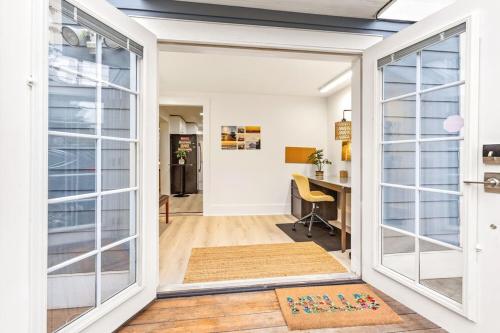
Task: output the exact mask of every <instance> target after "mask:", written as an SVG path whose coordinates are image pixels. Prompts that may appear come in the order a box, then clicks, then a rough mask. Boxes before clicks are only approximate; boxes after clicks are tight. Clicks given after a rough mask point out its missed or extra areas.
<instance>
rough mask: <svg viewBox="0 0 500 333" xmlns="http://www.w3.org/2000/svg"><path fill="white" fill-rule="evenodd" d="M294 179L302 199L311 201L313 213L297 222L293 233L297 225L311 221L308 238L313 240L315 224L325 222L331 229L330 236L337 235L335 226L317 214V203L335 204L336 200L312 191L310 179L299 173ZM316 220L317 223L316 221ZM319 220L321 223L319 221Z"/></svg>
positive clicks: (295, 174)
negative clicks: (312, 232)
mask: <svg viewBox="0 0 500 333" xmlns="http://www.w3.org/2000/svg"><path fill="white" fill-rule="evenodd" d="M292 177H293V179H294V180H295V183H296V184H297V188H298V189H299V194H300V197H301V198H302V199H304V200H305V201H309V202H311V203H312V211H311V213H309V214H307V215H306V216H304V217H302V218H301V219H300V220H298V221H296V222H295V223H294V224H293V228H292V230H293V231H296V229H295V226H296V225H297V223H299V224H304V225H306V224H307V219H309V231H308V232H307V237H309V238H311V237H312V234H311V228H312V225H313V223H314V222H323V223H324V224H325V225H326V226H327V227H328V228H330V236H334V235H335V231H334V229H333V226H332V225H331V224H330V223H328V222H327V221H326V220H325V219H324V218H322V217H321V216H319V215H318V214H317V213H316V209H317V208H318V207H317V203H319V202H333V201H335V199H334V198H333V197H332V196H331V195H327V194H324V193H323V192H321V191H311V190H310V188H309V179H307V177H306V176H303V175H301V174H298V173H294V174H293V175H292ZM315 218H316V220H317V221H315ZM318 220H319V221H318Z"/></svg>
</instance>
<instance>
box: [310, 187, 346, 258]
mask: <svg viewBox="0 0 500 333" xmlns="http://www.w3.org/2000/svg"><path fill="white" fill-rule="evenodd" d="M309 182H310V183H312V184H315V185H317V186H320V187H324V188H327V189H329V190H332V191H335V192H337V193H338V194H339V195H338V200H339V201H340V202H337V207H340V221H329V222H330V223H331V224H332V225H334V226H336V227H337V228H339V227H340V228H339V229H340V245H341V249H342V252H345V250H346V249H347V233H351V231H350V230H349V231H348V230H347V229H348V226H347V193H351V179H350V178H340V177H326V178H325V179H323V180H318V179H314V178H309ZM349 229H350V228H349Z"/></svg>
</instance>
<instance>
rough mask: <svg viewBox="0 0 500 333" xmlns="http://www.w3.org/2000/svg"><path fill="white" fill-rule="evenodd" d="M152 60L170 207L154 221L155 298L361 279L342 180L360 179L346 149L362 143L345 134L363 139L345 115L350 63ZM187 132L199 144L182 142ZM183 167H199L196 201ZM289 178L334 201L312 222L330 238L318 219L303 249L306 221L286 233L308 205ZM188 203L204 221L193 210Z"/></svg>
mask: <svg viewBox="0 0 500 333" xmlns="http://www.w3.org/2000/svg"><path fill="white" fill-rule="evenodd" d="M160 49H161V52H160V57H159V58H160V61H159V63H160V70H159V72H160V193H161V194H164V195H167V194H168V195H170V196H169V201H170V204H169V212H168V217H166V218H162V214H165V213H164V211H163V210H160V212H161V213H160V240H159V251H160V284H159V288H158V292H159V294H165V293H176V292H182V291H193V290H196V291H199V290H207V289H214V288H215V289H221V288H233V287H236V288H244V287H248V286H256V285H261V286H264V285H268V286H269V285H283V284H297V283H299V284H301V283H306V282H307V283H314V282H321V281H323V282H325V281H353V280H357V279H359V278H360V270H359V257H360V248H359V242H358V240H357V239H358V237H359V234H360V232H359V226H353V225H352V223H351V210H352V208H351V176H354V177H358V178H359V173H358V171H357V170H358V169H357V168H358V165H359V164H358V163H359V162H358V157H359V155H360V149H359V148H356V150H355V151H353V154H352V155H353V157H354V158H353V160H355V162H354V164H355V165H356V166H355V167H354V168H352V167H351V142H352V141H354V144H353V146H355V145H356V144H358V143H359V141H358V142H356V139H354V140H353V139H352V136H353V135H355V136H358V135H359V132H357V131H356V134H353V131H351V127H353V128H358V127H360V117H359V101H355V102H354V103H353V99H356V98H359V97H360V96H359V94H357V93H354V94H353V93H352V90H353V89H352V85H353V84H354V85H358V84H359V80H360V73H359V71H357V72H356V74H355V75H353V74H352V73H353V66H356V65H355V64H356V63H357V64H359V57H358V56H353V55H338V54H322V53H307V52H288V51H275V50H251V49H238V48H229V49H228V48H220V47H203V46H189V45H185V46H181V45H169V44H161V46H160ZM353 76H355V77H354V78H353ZM354 108H356V110H355V111H354V112H353V109H354ZM353 113H356V115H355V116H353V115H352V114H353ZM190 115H191V116H193V118H191V117H190ZM200 117H201V119H200ZM195 118H196V119H195ZM353 121H356V124H355V125H352V122H353ZM190 123H193V124H197V125H196V126H197V127H196V133H198V135H195V134H194V133H193V130H191V132H188V127H189V126H190V125H189V124H190ZM191 126H192V128H195V126H194V125H191ZM336 126H337V127H343V126H344V127H345V130H347V127H349V128H348V130H349V132H348V133H347V132H346V133H344V134H345V135H347V136H344V137H342V136H338V135H337V136H336ZM176 131H177V132H180V133H173V132H176ZM167 133H168V135H167ZM200 134H202V136H200ZM200 141H201V142H200ZM193 147H196V149H193ZM167 148H168V149H169V151H168V152H167V151H166V150H167ZM195 150H196V152H195ZM179 151H184V153H180V152H179ZM313 152H320V153H321V154H323V157H322V158H323V159H326V160H328V161H330V162H331V164H329V163H324V164H321V163H320V167H321V171H323V176H322V179H319V178H321V177H319V176H316V171H318V170H317V169H318V165H315V164H314V163H312V162H313V161H312V160H311V159H310V158H309V157H310V155H311V154H312V153H313ZM185 155H187V156H185ZM162 156H163V158H162ZM190 156H191V157H193V158H195V159H196V158H198V159H200V160H201V161H202V162H201V165H200V163H198V161H197V162H196V165H197V166H198V171H199V172H198V173H197V174H196V175H197V177H198V180H199V181H198V188H197V189H196V191H197V192H198V193H195V191H194V190H193V191H189V190H186V189H187V188H188V187H186V184H187V182H188V180H187V178H186V177H189V176H188V173H185V175H184V182H183V181H182V174H181V171H182V169H184V170H188V167H189V165H190V164H191V165H193V166H194V164H195V162H194V161H193V160H192V159H190ZM200 156H201V157H200ZM179 159H185V162H184V163H185V164H180V163H178V161H179ZM179 164H180V165H179ZM316 164H317V163H316ZM166 165H168V167H165V166H166ZM181 165H184V166H181ZM193 169H194V168H193ZM293 174H300V175H303V176H305V177H307V179H308V184H309V185H308V186H309V190H311V191H313V193H318V192H319V191H320V192H322V193H323V194H324V195H326V196H327V197H329V198H331V201H328V202H326V201H325V202H320V203H317V204H315V205H316V206H317V210H316V211H315V212H316V213H318V215H319V216H321V217H322V218H324V219H325V220H327V222H328V224H330V225H331V226H332V228H333V230H334V232H333V233H331V232H330V231H331V230H330V228H329V227H328V226H327V225H325V224H320V223H318V222H319V218H316V219H315V220H313V222H312V225H311V228H310V229H311V232H310V236H311V237H310V238H309V237H308V231H309V225H310V224H311V219H310V218H308V219H307V220H305V223H304V225H300V224H299V225H296V226H295V228H294V223H295V222H296V221H297V220H299V219H301V218H303V217H305V216H307V215H308V214H309V213H310V212H311V210H312V206H313V205H312V202H310V201H308V200H307V197H305V196H304V195H303V194H301V191H300V188H299V187H300V186H298V184H297V182H296V181H295V180H294V178H293V177H292V175H293ZM193 178H194V177H193ZM358 183H359V180H358ZM182 184H184V186H185V187H184V192H183V191H182V190H183V189H182V188H180V185H182ZM191 184H193V180H192V179H191ZM183 193H185V194H188V195H189V196H188V197H184V196H182V194H183ZM179 194H181V196H176V195H179ZM353 194H355V195H357V194H358V191H354V193H353ZM197 197H199V198H200V199H202V206H203V209H202V210H199V209H198V210H197V209H196V208H194V207H196V206H197V207H200V201H199V200H198V201H197V200H195V199H196V198H197ZM329 200H330V199H329ZM194 202H197V203H194ZM357 208H358V207H355V209H357ZM167 222H168V223H167ZM293 229H295V230H293ZM354 233H355V235H354V236H351V235H352V234H354ZM331 234H333V235H331ZM351 248H353V250H352V251H351ZM354 248H356V249H355V250H354ZM351 258H353V260H352V262H351Z"/></svg>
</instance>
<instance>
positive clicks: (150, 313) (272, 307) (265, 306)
mask: <svg viewBox="0 0 500 333" xmlns="http://www.w3.org/2000/svg"><path fill="white" fill-rule="evenodd" d="M377 294H378V295H379V296H380V297H381V298H382V299H383V300H384V301H385V302H386V303H387V304H388V305H389V306H390V307H392V309H393V310H394V311H395V312H396V313H397V314H398V315H399V316H400V317H401V319H403V322H402V323H400V324H393V325H378V326H364V327H347V328H337V329H334V328H330V329H320V330H308V331H307V332H309V333H313V332H314V333H385V332H418V333H443V332H446V331H445V330H443V329H440V328H439V327H438V326H437V325H435V324H434V323H432V322H430V321H429V320H427V319H425V318H424V317H422V316H420V315H419V314H417V313H415V312H414V311H413V310H411V309H409V308H407V307H406V306H404V305H402V304H400V303H398V302H397V301H395V300H394V299H392V298H390V297H389V296H387V295H385V294H383V293H382V292H380V291H377ZM118 332H120V333H143V332H162V333H163V332H164V333H169V332H196V333H203V332H246V333H250V332H252V333H281V332H289V330H288V327H287V326H286V323H285V320H284V318H283V316H282V314H281V311H280V308H279V304H278V300H277V298H276V294H275V293H274V291H264V292H249V293H235V294H221V295H207V296H197V297H182V298H172V299H165V300H156V301H155V302H154V303H152V304H151V305H150V306H149V307H148V308H147V309H145V310H143V311H141V312H140V313H139V314H138V315H137V316H136V317H134V318H133V319H132V320H131V321H129V322H128V323H127V324H126V326H124V327H122V328H121V329H120V330H119V331H118ZM294 332H305V331H294Z"/></svg>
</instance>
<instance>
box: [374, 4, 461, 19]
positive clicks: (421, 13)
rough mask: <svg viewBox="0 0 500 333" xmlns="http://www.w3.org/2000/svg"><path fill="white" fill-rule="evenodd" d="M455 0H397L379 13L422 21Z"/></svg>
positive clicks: (388, 16)
mask: <svg viewBox="0 0 500 333" xmlns="http://www.w3.org/2000/svg"><path fill="white" fill-rule="evenodd" d="M454 2H455V0H395V1H393V2H392V4H389V5H388V6H387V7H386V8H385V9H384V10H382V11H381V12H380V13H379V15H378V18H379V19H387V20H403V21H420V20H422V19H424V18H425V17H427V16H429V15H431V14H433V13H435V12H437V11H439V10H441V9H443V8H444V7H446V6H449V5H451V4H452V3H454Z"/></svg>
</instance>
